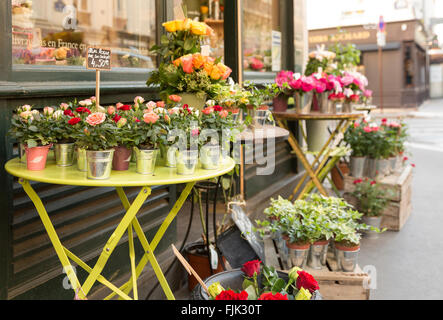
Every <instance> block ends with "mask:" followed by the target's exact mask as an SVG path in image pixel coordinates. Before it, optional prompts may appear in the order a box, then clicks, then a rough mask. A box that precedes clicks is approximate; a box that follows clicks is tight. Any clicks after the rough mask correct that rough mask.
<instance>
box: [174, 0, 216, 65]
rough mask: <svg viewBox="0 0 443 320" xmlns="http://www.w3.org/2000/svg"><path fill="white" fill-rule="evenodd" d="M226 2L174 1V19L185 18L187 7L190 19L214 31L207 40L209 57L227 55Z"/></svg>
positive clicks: (205, 0) (209, 0) (203, 0)
mask: <svg viewBox="0 0 443 320" xmlns="http://www.w3.org/2000/svg"><path fill="white" fill-rule="evenodd" d="M224 4H225V0H174V8H175V9H174V15H175V16H174V18H175V19H181V18H183V10H182V8H183V6H185V7H186V10H187V13H188V18H190V19H193V20H197V21H201V22H205V23H206V24H207V25H209V26H210V27H211V28H212V29H213V30H214V34H213V35H212V36H211V37H208V38H205V41H204V43H203V44H204V45H207V48H208V50H209V52H208V53H209V55H210V56H211V57H214V58H222V60H224V59H223V58H224V55H225V36H224V13H225V12H224V11H225V10H224V9H225V5H224Z"/></svg>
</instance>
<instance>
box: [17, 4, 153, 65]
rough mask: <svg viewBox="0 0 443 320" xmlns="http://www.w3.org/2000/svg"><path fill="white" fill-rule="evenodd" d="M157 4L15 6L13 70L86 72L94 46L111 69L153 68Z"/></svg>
mask: <svg viewBox="0 0 443 320" xmlns="http://www.w3.org/2000/svg"><path fill="white" fill-rule="evenodd" d="M155 21H156V20H155V0H33V1H31V0H12V48H13V49H12V50H13V63H14V64H31V65H64V66H83V65H84V61H85V52H86V48H87V47H88V46H90V45H92V46H101V47H106V48H110V49H111V50H112V53H113V56H112V66H113V67H127V68H155V66H156V65H155V59H154V58H153V57H152V56H150V55H149V48H150V47H151V46H152V45H153V44H154V43H155V35H156V30H155Z"/></svg>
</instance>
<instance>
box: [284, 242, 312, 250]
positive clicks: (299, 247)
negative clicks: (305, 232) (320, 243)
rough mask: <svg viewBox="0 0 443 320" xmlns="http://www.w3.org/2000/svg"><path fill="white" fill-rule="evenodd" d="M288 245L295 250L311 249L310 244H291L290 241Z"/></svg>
mask: <svg viewBox="0 0 443 320" xmlns="http://www.w3.org/2000/svg"><path fill="white" fill-rule="evenodd" d="M286 245H287V246H288V248H289V249H294V250H308V249H309V248H310V247H311V244H310V243H306V244H298V243H290V242H289V241H286Z"/></svg>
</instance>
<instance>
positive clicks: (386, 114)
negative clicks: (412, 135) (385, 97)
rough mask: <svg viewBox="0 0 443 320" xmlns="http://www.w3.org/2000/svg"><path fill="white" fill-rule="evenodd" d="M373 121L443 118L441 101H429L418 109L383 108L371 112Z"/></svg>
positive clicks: (442, 102)
mask: <svg viewBox="0 0 443 320" xmlns="http://www.w3.org/2000/svg"><path fill="white" fill-rule="evenodd" d="M371 116H372V117H373V118H375V119H381V118H388V119H393V118H443V99H430V100H427V101H425V102H424V103H423V104H422V105H421V106H420V107H418V108H384V109H383V110H382V109H380V108H379V109H375V110H374V111H372V112H371Z"/></svg>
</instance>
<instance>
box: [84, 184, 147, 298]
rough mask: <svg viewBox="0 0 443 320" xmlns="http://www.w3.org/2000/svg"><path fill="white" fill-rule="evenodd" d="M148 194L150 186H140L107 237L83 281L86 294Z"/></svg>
mask: <svg viewBox="0 0 443 320" xmlns="http://www.w3.org/2000/svg"><path fill="white" fill-rule="evenodd" d="M150 194H151V189H150V188H148V187H144V188H142V190H141V191H140V193H139V195H138V196H137V198H136V199H135V201H134V203H133V204H132V205H131V207H130V208H129V209H128V211H127V212H126V214H125V216H124V217H123V219H122V221H121V222H120V224H119V225H118V227H117V229H116V230H115V231H114V233H113V234H112V235H111V237H110V238H109V240H108V242H107V243H106V245H105V248H104V249H103V252H102V254H101V255H100V257H99V258H98V261H97V263H96V264H95V267H94V268H93V269H92V271H91V273H90V274H89V276H88V278H87V279H86V281H85V283H84V284H83V286H82V287H83V290H84V292H85V294H86V295H87V294H88V293H89V291H90V290H91V288H92V286H93V285H94V283H95V282H96V281H97V278H98V277H99V275H100V273H101V272H102V271H103V268H104V267H105V265H106V263H107V261H108V259H109V258H110V256H111V254H112V252H113V251H114V249H115V247H116V246H117V244H118V242H119V241H120V239H121V238H122V237H123V235H124V233H125V232H126V231H127V230H128V227H129V226H130V225H131V223H132V221H133V220H134V218H135V216H136V215H137V213H138V211H139V210H140V208H141V207H142V206H143V204H144V203H145V201H146V199H147V198H148V197H149V195H150Z"/></svg>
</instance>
